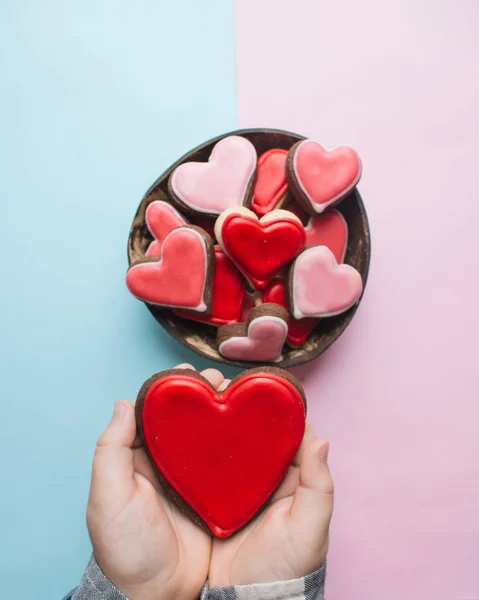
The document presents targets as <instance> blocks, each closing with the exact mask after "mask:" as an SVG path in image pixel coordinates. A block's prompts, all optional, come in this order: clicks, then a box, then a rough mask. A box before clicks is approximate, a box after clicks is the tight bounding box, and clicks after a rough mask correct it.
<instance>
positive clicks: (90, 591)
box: [72, 555, 129, 600]
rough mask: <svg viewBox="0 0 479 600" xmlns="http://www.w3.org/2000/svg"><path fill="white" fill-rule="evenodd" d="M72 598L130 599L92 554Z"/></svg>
mask: <svg viewBox="0 0 479 600" xmlns="http://www.w3.org/2000/svg"><path fill="white" fill-rule="evenodd" d="M72 600H129V599H128V596H125V594H124V593H123V592H120V590H119V589H118V588H116V587H115V586H114V585H113V583H112V582H111V581H110V580H109V579H108V577H107V576H106V575H105V574H104V573H103V571H102V570H101V569H100V567H99V566H98V563H97V562H96V559H95V557H94V556H93V555H92V557H91V559H90V562H89V563H88V567H87V568H86V571H85V572H84V573H83V577H82V580H81V582H80V585H79V586H78V587H77V589H76V590H75V593H74V594H73V596H72Z"/></svg>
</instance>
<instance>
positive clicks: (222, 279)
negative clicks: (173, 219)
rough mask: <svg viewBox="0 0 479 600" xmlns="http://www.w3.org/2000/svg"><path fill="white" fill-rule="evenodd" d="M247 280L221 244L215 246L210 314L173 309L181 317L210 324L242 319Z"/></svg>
mask: <svg viewBox="0 0 479 600" xmlns="http://www.w3.org/2000/svg"><path fill="white" fill-rule="evenodd" d="M245 289H246V280H245V278H244V277H243V275H241V273H240V272H239V271H238V269H237V268H236V267H235V266H234V264H233V263H232V262H231V260H230V259H229V258H228V257H227V256H226V254H225V253H224V252H223V250H222V249H221V248H220V247H219V246H215V275H214V278H213V308H212V310H211V314H210V315H209V316H204V315H200V314H196V313H192V312H190V313H188V312H186V311H182V310H173V312H174V313H175V314H176V315H178V316H179V317H184V318H186V319H190V320H193V321H202V322H204V323H209V324H210V325H225V324H227V323H237V322H238V321H240V320H241V311H242V309H243V300H244V296H245Z"/></svg>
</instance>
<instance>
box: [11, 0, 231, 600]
mask: <svg viewBox="0 0 479 600" xmlns="http://www.w3.org/2000/svg"><path fill="white" fill-rule="evenodd" d="M233 25H234V24H233V5H232V1H227V2H226V1H225V0H207V1H203V2H198V1H197V0H183V1H177V2H160V1H158V0H156V1H153V0H152V1H147V0H142V1H139V2H131V1H128V2H127V1H118V0H116V1H113V0H107V1H106V0H102V1H101V2H96V1H94V0H86V1H85V0H83V1H82V2H63V1H61V0H49V1H48V0H36V1H31V2H28V1H26V0H10V1H5V0H3V2H1V4H0V103H1V110H0V165H1V166H0V186H1V207H2V213H1V217H0V251H1V256H2V257H3V260H2V265H1V271H2V305H1V311H0V320H1V321H0V338H1V339H0V344H1V345H0V365H1V373H0V390H1V398H2V418H1V419H0V445H1V446H0V456H1V486H0V487H1V494H0V515H1V516H0V520H1V527H0V529H1V531H2V535H1V545H0V553H1V557H0V597H2V598H12V599H13V598H15V600H27V599H28V600H31V599H32V598H36V599H37V600H44V599H45V600H46V599H48V600H52V599H55V598H59V599H60V598H61V597H62V596H63V594H64V593H66V592H67V591H68V590H69V589H70V588H71V587H73V586H74V585H76V584H77V583H78V580H79V578H80V576H81V572H82V570H83V568H84V566H85V564H86V562H87V560H88V557H89V552H90V544H89V540H88V535H87V531H86V526H85V517H84V514H85V506H86V501H87V494H88V484H89V475H90V466H91V458H92V454H93V450H94V445H95V441H96V438H97V436H98V435H99V433H100V432H101V431H102V429H103V428H104V426H105V424H106V423H107V422H108V420H109V418H110V414H111V409H112V405H113V402H114V401H115V400H116V399H119V398H129V399H132V398H134V397H135V396H136V393H137V391H138V389H139V387H140V385H141V384H142V383H143V381H144V380H145V379H146V378H148V377H149V376H150V375H151V374H152V373H154V372H156V371H159V370H161V369H164V368H170V367H172V366H173V365H175V364H176V363H178V362H181V361H185V360H186V361H190V362H191V361H193V362H194V364H196V365H197V366H198V367H199V368H204V367H205V366H207V363H206V361H202V360H200V359H198V358H197V357H196V355H194V354H193V353H191V352H190V351H188V350H186V349H184V348H183V347H182V346H180V345H179V344H178V343H177V342H175V341H173V340H172V339H170V338H169V337H168V335H167V334H166V333H164V332H163V331H162V330H161V328H160V327H159V326H158V325H157V324H156V322H155V321H154V320H153V319H152V317H151V316H150V315H149V313H148V311H147V310H146V308H145V307H144V306H143V305H142V304H141V303H139V302H138V301H136V300H134V299H133V298H131V297H130V296H129V294H128V292H127V291H126V289H125V285H124V274H125V269H126V265H127V263H126V242H127V236H128V230H129V226H130V222H131V219H132V217H133V214H134V212H135V210H136V207H137V205H138V203H139V201H140V199H141V197H142V195H143V193H144V192H145V191H146V189H147V188H148V187H149V185H150V184H151V183H152V182H153V181H154V179H155V178H156V177H157V176H158V175H160V174H161V172H162V171H163V170H164V169H165V168H166V167H168V166H169V164H171V163H172V162H173V161H174V160H176V159H177V158H178V157H179V156H180V155H181V154H183V152H185V151H187V150H188V149H189V148H190V147H192V146H195V145H196V144H198V143H200V142H202V141H204V140H206V139H208V138H210V137H212V136H214V135H217V134H219V133H222V132H223V131H228V130H230V129H234V128H235V127H236V97H235V70H234V35H233Z"/></svg>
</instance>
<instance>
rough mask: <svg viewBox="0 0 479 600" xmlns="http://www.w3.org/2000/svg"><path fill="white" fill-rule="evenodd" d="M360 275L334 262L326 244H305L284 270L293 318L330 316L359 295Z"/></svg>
mask: <svg viewBox="0 0 479 600" xmlns="http://www.w3.org/2000/svg"><path fill="white" fill-rule="evenodd" d="M362 291H363V281H362V279H361V275H360V274H359V273H358V272H357V271H356V269H354V268H353V267H351V266H350V265H338V263H337V262H336V259H335V258H334V255H333V253H332V252H331V250H329V248H326V246H311V247H310V248H306V250H304V252H302V253H301V254H300V255H299V256H298V258H297V259H296V260H295V261H294V263H293V264H292V266H291V268H290V270H289V272H288V298H287V300H288V306H289V309H290V313H291V314H292V315H293V316H294V318H295V319H303V318H304V317H333V316H335V315H339V314H341V313H343V312H344V311H346V310H348V309H349V308H351V307H352V306H353V305H354V304H356V302H357V301H358V300H359V298H360V297H361V293H362Z"/></svg>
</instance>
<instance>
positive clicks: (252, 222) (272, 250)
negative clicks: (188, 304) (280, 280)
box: [215, 207, 306, 289]
mask: <svg viewBox="0 0 479 600" xmlns="http://www.w3.org/2000/svg"><path fill="white" fill-rule="evenodd" d="M215 234H216V239H217V240H218V242H219V244H220V245H221V246H222V247H223V249H224V250H225V252H226V254H228V256H229V257H230V258H231V260H232V261H233V262H234V263H235V264H236V265H237V266H238V268H239V269H240V270H241V271H242V272H243V273H244V275H245V276H246V277H247V279H249V281H251V283H252V284H253V285H254V287H256V288H257V289H263V288H264V287H265V286H266V285H267V283H268V281H270V280H271V279H272V278H273V277H274V276H275V275H276V274H277V273H278V271H279V270H280V269H281V268H282V267H284V266H285V265H286V264H288V263H289V262H291V261H292V260H293V259H294V258H295V257H296V256H298V254H299V253H300V252H301V251H302V250H303V248H304V245H305V241H306V234H305V231H304V227H303V224H302V223H301V221H300V220H299V219H298V217H296V216H295V215H293V213H291V212H289V211H286V210H274V211H272V212H270V213H268V214H267V215H265V216H264V217H262V218H261V219H260V220H258V217H257V216H256V215H255V214H254V212H252V211H251V210H248V209H247V208H242V207H237V208H231V209H229V210H227V211H225V212H224V213H223V214H222V215H221V216H220V217H219V218H218V219H217V221H216V224H215Z"/></svg>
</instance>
